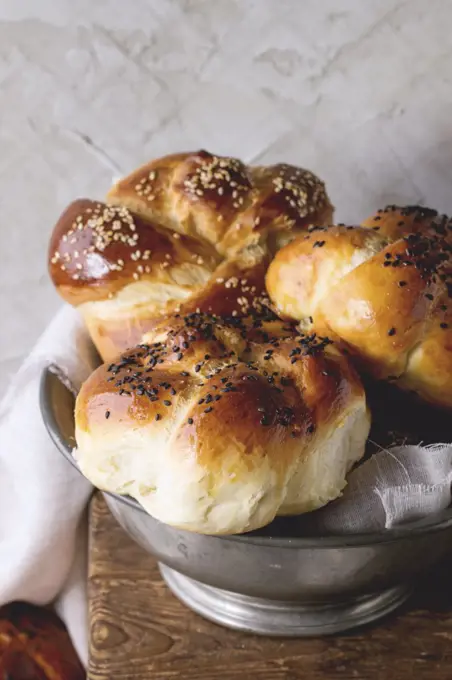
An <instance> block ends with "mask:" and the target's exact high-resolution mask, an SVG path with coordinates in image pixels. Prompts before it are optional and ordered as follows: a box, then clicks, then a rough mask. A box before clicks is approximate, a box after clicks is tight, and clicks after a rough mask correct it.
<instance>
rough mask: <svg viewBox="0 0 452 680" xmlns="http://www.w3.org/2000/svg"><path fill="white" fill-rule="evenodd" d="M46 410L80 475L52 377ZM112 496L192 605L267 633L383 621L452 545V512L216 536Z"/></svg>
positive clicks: (111, 502) (47, 378) (120, 517)
mask: <svg viewBox="0 0 452 680" xmlns="http://www.w3.org/2000/svg"><path fill="white" fill-rule="evenodd" d="M40 405H41V411H42V417H43V420H44V423H45V425H46V428H47V430H48V432H49V434H50V436H51V438H52V440H53V442H54V443H55V445H56V447H57V448H58V449H59V451H60V452H61V453H62V454H63V455H64V456H65V458H66V459H67V460H68V462H69V463H70V464H71V465H74V466H75V467H77V464H76V461H75V459H74V457H73V455H72V452H73V449H74V447H75V439H74V419H73V409H74V395H73V394H72V393H71V392H70V391H69V390H68V389H67V387H66V386H65V385H64V384H63V383H62V382H61V381H60V379H59V378H58V376H57V375H56V374H55V373H54V372H53V371H52V370H51V369H46V370H45V371H44V373H43V376H42V381H41V393H40ZM104 496H105V499H106V502H107V504H108V506H109V508H110V510H111V512H112V513H113V515H114V516H115V518H116V519H117V521H118V522H119V524H120V525H121V526H122V527H123V528H124V530H125V531H126V532H127V533H128V534H129V535H130V536H131V538H132V539H134V540H135V541H136V542H137V543H139V544H140V545H141V546H142V547H143V548H144V550H146V551H147V552H149V553H151V554H152V555H154V556H155V557H156V559H157V560H158V562H159V563H160V567H161V571H162V575H163V577H164V579H165V580H166V582H167V584H168V585H169V587H170V588H171V589H172V590H173V592H174V593H175V594H176V595H177V596H178V597H179V598H180V599H181V600H182V601H183V602H185V603H186V604H187V605H188V606H190V607H191V608H192V609H194V610H195V611H197V612H198V613H200V614H201V615H203V616H205V617H206V618H209V619H211V620H213V621H215V622H216V623H220V624H223V625H226V626H229V627H232V628H237V629H241V630H246V631H253V632H255V633H260V634H271V635H285V636H287V635H292V636H304V635H320V634H328V633H334V632H338V631H342V630H345V629H348V628H351V627H355V626H357V625H362V624H364V623H368V622H370V621H372V620H375V619H377V618H379V617H380V616H382V615H384V614H386V613H388V612H389V611H391V610H393V609H394V608H395V607H397V606H398V605H399V604H400V603H401V602H403V601H404V599H405V598H406V597H407V594H408V593H409V590H410V584H411V583H412V581H413V579H414V578H415V577H416V576H418V575H419V574H420V573H421V572H423V571H425V570H426V569H428V568H429V567H431V566H432V565H434V564H435V563H436V562H438V561H439V560H440V559H441V557H442V556H443V555H444V554H445V553H446V552H447V551H448V545H449V542H450V540H451V539H452V509H448V510H447V511H445V512H443V513H441V514H440V515H436V516H435V517H433V518H428V519H427V520H424V521H421V522H416V523H411V524H406V525H404V526H402V527H399V528H395V529H391V530H387V531H384V532H380V533H378V534H361V535H350V536H340V537H320V538H306V537H302V536H297V535H291V534H292V533H293V532H294V527H296V523H294V522H293V521H291V520H290V519H289V520H287V519H280V520H276V521H275V522H273V523H272V524H271V525H269V526H268V527H266V528H265V529H263V530H261V531H258V532H253V533H250V534H246V535H242V536H228V537H215V536H204V535H200V534H194V533H188V532H185V531H180V530H178V529H175V528H173V527H170V526H167V525H165V524H162V523H161V522H159V521H157V520H156V519H154V518H153V517H151V516H150V515H148V514H147V513H146V512H145V511H144V510H143V509H142V508H141V506H140V505H139V504H138V503H137V502H136V501H134V500H133V499H131V498H127V497H123V496H119V495H115V494H110V493H104Z"/></svg>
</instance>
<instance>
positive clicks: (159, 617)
mask: <svg viewBox="0 0 452 680" xmlns="http://www.w3.org/2000/svg"><path fill="white" fill-rule="evenodd" d="M438 540H441V537H438ZM89 596H90V626H91V642H90V647H91V660H90V665H89V679H90V680H126V679H127V680H165V679H174V678H178V679H179V678H180V679H181V680H191V679H194V678H196V679H197V680H220V679H221V680H298V679H300V680H301V679H302V678H303V679H304V680H306V679H308V680H320V679H322V680H330V679H331V680H336V679H338V680H339V679H340V680H374V679H379V680H380V679H382V680H404V678H406V679H408V678H409V679H410V680H411V679H413V680H450V679H451V678H452V557H451V559H450V561H448V562H445V563H443V564H442V565H441V566H440V567H439V568H438V569H437V570H435V571H434V572H433V573H431V574H429V575H428V576H427V577H426V578H424V580H423V581H422V582H421V583H420V584H419V585H418V587H417V589H416V593H415V595H414V596H413V597H412V598H411V600H410V601H409V602H408V603H407V605H405V606H404V607H403V608H402V609H401V610H399V611H398V612H397V613H395V614H392V615H391V616H390V617H388V618H387V619H386V620H384V621H380V622H379V623H377V624H374V625H373V626H369V627H367V628H366V629H362V630H360V631H359V632H355V633H353V634H345V635H339V636H335V637H330V638H323V639H304V640H281V639H269V638H261V637H257V636H252V635H245V634H243V633H237V632H234V631H230V630H227V629H224V628H221V627H219V626H216V625H214V624H212V623H209V622H207V621H205V620H203V619H202V618H201V617H199V616H197V615H196V614H193V613H192V612H191V611H189V610H188V609H187V608H186V607H184V606H183V605H182V604H180V603H179V601H178V600H176V598H175V597H174V596H173V595H172V594H171V593H170V591H169V590H168V589H167V588H166V586H165V585H164V583H163V582H162V579H161V577H160V574H159V571H158V568H157V564H156V562H155V560H154V559H153V558H152V557H150V556H149V555H147V554H146V553H145V552H144V551H143V550H142V549H141V548H140V547H138V546H137V545H135V543H133V542H132V541H131V540H130V539H129V538H128V536H127V535H126V534H125V533H124V532H123V530H122V529H121V528H120V527H119V525H118V524H117V523H116V521H115V520H114V519H113V517H112V516H111V515H110V512H109V510H108V509H107V507H106V505H105V503H104V501H103V500H102V498H101V497H100V496H96V497H95V498H94V500H93V503H92V506H91V544H90V574H89Z"/></svg>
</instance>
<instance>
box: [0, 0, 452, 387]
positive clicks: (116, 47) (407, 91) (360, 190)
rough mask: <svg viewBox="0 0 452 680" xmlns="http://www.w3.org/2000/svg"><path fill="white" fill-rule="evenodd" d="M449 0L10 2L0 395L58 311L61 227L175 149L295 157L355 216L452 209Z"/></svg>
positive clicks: (0, 60) (1, 170)
mask: <svg viewBox="0 0 452 680" xmlns="http://www.w3.org/2000/svg"><path fill="white" fill-rule="evenodd" d="M451 25H452V3H451V2H449V1H448V0H429V2H425V0H405V2H400V1H397V0H366V2H362V1H361V0H341V2H337V0H322V2H318V0H129V1H128V2H124V0H39V2H36V0H0V111H1V119H0V187H1V194H0V200H1V221H0V229H1V237H2V238H1V257H2V266H1V267H0V277H1V280H0V286H1V308H2V309H1V312H2V320H3V322H4V323H3V324H2V327H3V329H4V330H3V333H1V334H0V371H1V372H0V389H1V390H2V391H3V390H4V387H5V382H6V379H7V376H8V375H9V374H10V373H11V372H12V371H13V370H14V369H15V368H16V367H17V366H18V364H19V362H20V360H21V358H22V357H23V355H24V354H26V352H27V351H28V350H29V348H30V347H31V345H32V344H33V342H34V340H35V338H36V337H37V335H38V334H39V333H40V331H41V330H42V329H43V327H44V326H45V324H46V322H47V321H48V319H49V318H50V316H51V315H52V313H53V312H54V311H55V309H56V308H57V307H58V305H59V304H60V302H59V300H58V298H57V296H56V295H55V293H54V291H53V290H52V286H51V285H50V283H49V281H48V280H47V273H46V246H47V239H48V235H49V232H50V230H51V228H52V226H53V223H54V221H55V220H56V218H57V217H58V214H59V211H61V210H62V209H63V208H64V207H65V204H66V203H68V202H69V201H70V200H72V199H73V198H75V197H76V196H81V195H89V196H91V197H94V198H97V197H101V196H102V194H103V193H104V192H105V190H106V189H107V187H108V185H109V183H110V180H111V178H112V176H113V175H118V174H120V173H123V172H124V173H125V172H127V171H129V170H130V169H132V168H133V167H134V166H135V165H136V164H138V163H141V162H142V161H145V160H147V159H148V158H150V157H152V156H155V155H159V154H162V153H165V152H170V151H174V150H183V149H186V150H188V149H192V148H198V147H204V148H207V149H209V150H212V151H216V152H218V153H231V154H237V155H239V156H241V157H242V158H243V159H244V160H246V161H247V162H267V161H276V160H281V159H282V160H286V161H292V162H295V163H299V164H301V165H305V166H308V167H309V168H311V169H312V170H314V171H316V172H318V173H319V174H320V175H321V176H322V177H324V178H325V179H326V181H327V183H328V186H329V191H330V195H331V196H332V198H333V201H334V202H335V204H336V206H337V209H338V210H337V217H338V219H339V220H342V221H346V220H352V221H353V220H359V219H361V218H362V217H363V216H364V215H366V213H368V212H369V211H373V210H374V209H375V208H376V207H379V205H380V204H382V203H385V202H390V201H400V202H410V203H414V202H422V203H425V204H431V205H432V206H434V207H437V208H438V209H439V210H444V211H452V115H451V112H452V88H451V78H452V39H451V37H450V31H451V28H450V27H451Z"/></svg>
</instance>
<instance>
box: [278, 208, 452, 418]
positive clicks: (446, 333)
mask: <svg viewBox="0 0 452 680" xmlns="http://www.w3.org/2000/svg"><path fill="white" fill-rule="evenodd" d="M451 227H452V224H451V222H450V221H449V220H448V219H447V218H445V217H444V216H438V215H437V213H436V211H433V210H429V209H426V208H415V207H411V206H410V207H408V208H397V207H396V206H390V207H389V208H386V209H385V210H384V211H379V212H378V213H377V215H376V216H374V217H373V218H370V219H369V220H366V222H365V223H364V226H361V227H345V226H332V227H328V228H323V229H315V230H314V231H312V233H310V234H309V235H308V236H306V237H301V238H297V239H295V240H294V241H292V242H291V243H290V244H289V245H287V246H286V247H285V248H283V249H282V250H280V251H279V252H278V253H277V255H276V257H275V259H274V260H273V262H272V263H271V265H270V267H269V270H268V272H267V276H266V283H267V290H268V293H269V296H270V298H271V300H272V302H273V304H274V305H275V307H276V308H277V310H278V312H279V313H280V314H282V315H283V316H285V317H288V318H290V319H296V320H298V321H299V322H300V323H301V325H302V327H303V328H305V329H310V330H316V331H317V332H320V333H324V334H327V335H328V336H329V337H331V338H333V339H334V341H335V342H336V343H337V344H338V345H339V346H341V347H342V349H346V350H347V351H348V352H350V353H351V354H352V355H353V356H354V357H355V360H356V362H357V364H358V365H359V366H360V367H361V368H362V369H364V370H365V371H367V372H369V373H371V374H372V375H373V376H375V377H376V378H378V379H388V380H391V381H394V382H395V383H396V384H397V385H400V386H401V387H402V388H404V389H408V390H414V391H416V392H417V393H418V394H419V395H420V396H421V397H422V398H424V399H426V400H428V401H430V402H431V403H433V404H435V405H438V406H444V407H452V324H451V318H452V306H451V300H450V296H451V295H452V269H451V252H452V238H451V237H452V233H451Z"/></svg>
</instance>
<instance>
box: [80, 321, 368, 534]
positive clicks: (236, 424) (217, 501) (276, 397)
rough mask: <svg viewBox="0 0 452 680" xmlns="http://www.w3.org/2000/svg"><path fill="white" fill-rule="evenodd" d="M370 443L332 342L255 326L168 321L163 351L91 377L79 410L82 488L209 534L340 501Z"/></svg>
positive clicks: (353, 386)
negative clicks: (120, 497)
mask: <svg viewBox="0 0 452 680" xmlns="http://www.w3.org/2000/svg"><path fill="white" fill-rule="evenodd" d="M153 339H155V336H153ZM368 431H369V415H368V412H367V409H366V400H365V394H364V390H363V387H362V385H361V383H360V381H359V378H358V377H357V375H356V373H355V371H354V369H353V368H352V367H351V366H350V364H349V362H348V360H347V359H345V358H344V357H343V356H341V355H339V354H338V353H337V352H335V351H334V349H330V347H329V341H328V340H327V339H325V338H323V339H322V338H318V337H316V336H306V335H303V334H300V333H298V332H296V331H295V330H294V328H293V326H290V325H287V324H284V323H283V322H281V321H279V320H278V321H267V320H264V321H262V320H260V319H259V318H257V316H256V315H255V316H254V318H247V319H243V318H236V319H231V320H229V321H226V320H221V319H220V318H219V317H215V316H212V315H204V314H192V315H189V316H187V317H185V318H183V319H182V318H179V319H173V321H172V323H171V324H170V325H169V327H166V328H165V329H164V332H163V333H162V341H155V342H154V343H153V344H150V345H146V344H145V345H141V346H139V347H137V348H135V349H133V350H129V351H128V352H126V353H125V354H123V355H122V356H121V357H120V358H119V359H118V360H117V361H116V362H115V363H114V364H111V365H107V364H105V365H103V366H101V367H100V368H99V369H97V370H96V371H95V372H94V373H93V374H92V375H91V376H90V378H89V379H88V380H87V381H86V383H85V384H84V385H83V387H82V390H81V392H80V394H79V396H78V398H77V404H76V439H77V446H78V450H77V460H78V463H79V466H80V468H81V470H82V472H83V473H84V474H85V476H86V477H87V478H88V479H89V480H90V481H91V482H92V483H93V484H94V485H95V486H97V487H99V488H101V489H103V490H106V491H111V492H115V493H120V494H127V495H130V496H132V497H133V498H136V499H137V500H138V501H139V502H140V503H141V505H142V506H143V507H144V508H145V510H146V511H147V512H148V513H149V514H151V515H152V516H154V517H155V518H157V519H159V520H161V521H162V522H166V523H167V524H170V525H173V526H176V527H179V528H181V529H185V530H189V531H195V532H199V533H206V534H233V533H243V532H247V531H251V530H253V529H257V528H259V527H262V526H265V525H266V524H268V523H269V522H271V521H272V520H273V518H274V517H275V516H276V515H283V514H298V513H302V512H307V511H310V510H314V509H316V508H319V507H321V506H323V505H325V504H326V503H328V502H329V501H331V500H333V499H334V498H336V497H337V496H338V495H340V493H341V491H342V489H343V488H344V486H345V483H346V481H345V479H346V475H347V472H348V471H349V469H350V468H351V466H352V465H353V464H354V463H355V462H356V461H358V460H359V459H360V458H361V457H362V455H363V453H364V447H365V443H366V438H367V435H368Z"/></svg>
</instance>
